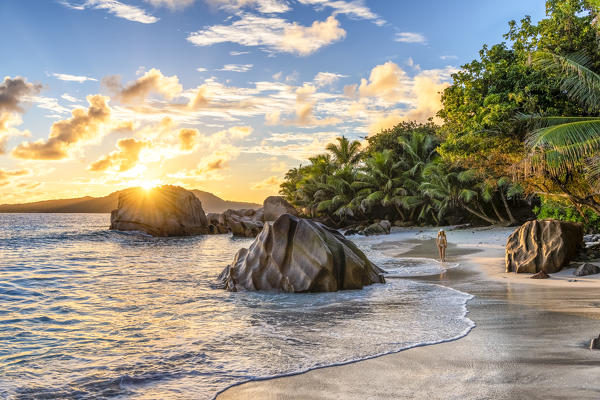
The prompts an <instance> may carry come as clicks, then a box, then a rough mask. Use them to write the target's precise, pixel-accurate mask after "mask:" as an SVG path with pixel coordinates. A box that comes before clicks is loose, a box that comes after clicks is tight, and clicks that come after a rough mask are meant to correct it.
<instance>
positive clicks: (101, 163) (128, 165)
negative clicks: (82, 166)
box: [88, 138, 150, 172]
mask: <svg viewBox="0 0 600 400" xmlns="http://www.w3.org/2000/svg"><path fill="white" fill-rule="evenodd" d="M148 147H150V142H149V141H146V140H137V139H134V138H129V139H119V141H118V142H117V149H118V150H115V151H112V152H111V153H110V154H108V155H107V156H104V157H102V158H100V159H99V160H98V161H96V162H94V163H92V164H91V165H90V166H89V167H88V170H90V171H93V172H102V171H106V170H108V169H111V170H114V171H117V172H125V171H129V170H130V169H132V168H133V167H135V166H136V164H137V162H138V160H139V159H140V152H141V151H142V150H143V149H145V148H148Z"/></svg>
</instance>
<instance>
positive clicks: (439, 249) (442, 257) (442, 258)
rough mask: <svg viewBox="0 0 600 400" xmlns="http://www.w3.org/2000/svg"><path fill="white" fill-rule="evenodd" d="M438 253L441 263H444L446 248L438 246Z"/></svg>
mask: <svg viewBox="0 0 600 400" xmlns="http://www.w3.org/2000/svg"><path fill="white" fill-rule="evenodd" d="M438 251H439V252H440V261H444V247H443V246H440V245H438Z"/></svg>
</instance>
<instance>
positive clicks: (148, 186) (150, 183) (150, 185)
mask: <svg viewBox="0 0 600 400" xmlns="http://www.w3.org/2000/svg"><path fill="white" fill-rule="evenodd" d="M132 183H134V186H138V187H140V188H142V189H143V190H145V191H146V192H149V191H151V190H152V189H154V188H156V187H158V186H160V185H161V183H160V181H158V180H143V179H140V180H138V181H135V182H132Z"/></svg>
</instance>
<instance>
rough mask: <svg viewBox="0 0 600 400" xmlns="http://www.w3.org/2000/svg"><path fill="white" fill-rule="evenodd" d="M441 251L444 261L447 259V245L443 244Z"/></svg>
mask: <svg viewBox="0 0 600 400" xmlns="http://www.w3.org/2000/svg"><path fill="white" fill-rule="evenodd" d="M440 253H441V257H442V262H445V261H446V246H442V247H441V248H440Z"/></svg>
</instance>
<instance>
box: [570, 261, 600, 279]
mask: <svg viewBox="0 0 600 400" xmlns="http://www.w3.org/2000/svg"><path fill="white" fill-rule="evenodd" d="M595 274H600V267H599V266H597V265H594V264H590V263H583V264H582V265H580V266H579V267H577V269H576V270H575V271H574V272H573V275H575V276H587V275H595Z"/></svg>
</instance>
